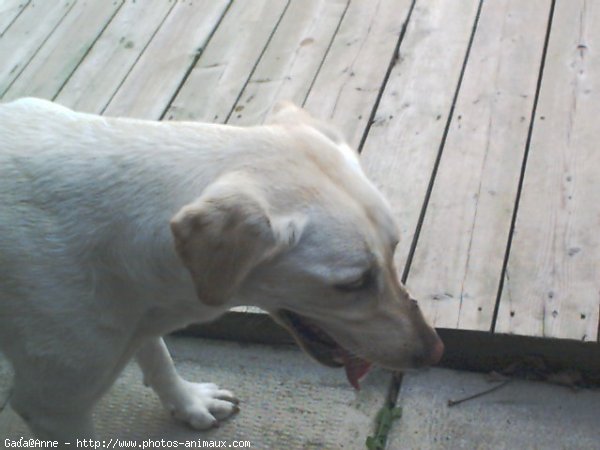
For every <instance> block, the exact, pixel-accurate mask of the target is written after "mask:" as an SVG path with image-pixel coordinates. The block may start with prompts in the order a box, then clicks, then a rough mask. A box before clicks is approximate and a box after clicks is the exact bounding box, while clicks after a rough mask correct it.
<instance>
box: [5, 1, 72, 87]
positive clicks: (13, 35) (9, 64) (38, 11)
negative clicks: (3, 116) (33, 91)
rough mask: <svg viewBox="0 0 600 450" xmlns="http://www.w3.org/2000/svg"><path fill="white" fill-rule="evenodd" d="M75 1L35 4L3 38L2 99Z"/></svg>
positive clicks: (40, 2) (17, 20)
mask: <svg viewBox="0 0 600 450" xmlns="http://www.w3.org/2000/svg"><path fill="white" fill-rule="evenodd" d="M74 3H75V1H74V0H60V1H56V2H49V1H43V0H37V1H32V2H31V3H30V4H29V5H28V7H27V8H26V9H25V10H24V11H23V13H22V14H20V15H19V17H17V19H16V20H15V21H14V22H13V23H12V25H11V26H10V28H9V29H8V30H7V31H6V33H5V34H3V35H2V36H0V61H1V63H0V97H2V95H3V94H4V92H5V91H6V90H7V89H8V88H9V87H10V85H11V83H12V82H13V81H14V80H15V78H17V76H19V74H20V73H21V72H22V71H23V69H24V68H25V67H26V66H27V63H29V61H30V60H31V58H32V57H33V55H35V53H36V52H37V51H38V49H39V48H40V47H41V46H42V44H43V43H44V41H45V40H46V39H47V38H48V36H49V35H50V34H52V32H53V31H54V29H55V28H56V26H57V25H58V24H59V23H60V21H61V20H62V19H63V17H64V16H65V15H66V14H67V13H68V12H69V10H70V9H71V8H72V7H73V5H74Z"/></svg>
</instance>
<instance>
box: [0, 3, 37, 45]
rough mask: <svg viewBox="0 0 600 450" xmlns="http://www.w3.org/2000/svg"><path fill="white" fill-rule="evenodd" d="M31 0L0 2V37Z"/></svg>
mask: <svg viewBox="0 0 600 450" xmlns="http://www.w3.org/2000/svg"><path fill="white" fill-rule="evenodd" d="M30 1H31V0H3V1H2V3H0V37H2V35H3V34H4V33H5V32H6V30H7V29H8V27H10V25H11V24H12V23H13V22H14V21H15V19H16V18H17V17H19V15H20V14H21V13H22V12H23V10H24V9H25V8H26V7H27V5H28V4H29V2H30Z"/></svg>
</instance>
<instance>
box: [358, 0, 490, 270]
mask: <svg viewBox="0 0 600 450" xmlns="http://www.w3.org/2000/svg"><path fill="white" fill-rule="evenodd" d="M478 4H479V2H478V1H477V0H469V1H467V0H465V1H460V2H448V1H444V0H421V1H417V3H416V4H415V7H414V9H413V12H412V15H411V19H410V21H409V22H408V25H407V30H406V34H405V36H404V39H403V41H402V43H401V46H400V53H399V55H398V59H397V62H396V64H395V66H394V67H393V69H392V71H391V74H390V77H389V79H388V83H387V85H386V88H385V91H384V93H383V96H382V98H381V103H380V104H379V108H378V109H377V113H376V116H375V121H374V123H373V125H372V126H371V128H370V131H369V135H368V137H367V139H366V141H365V145H364V147H363V150H362V153H361V160H362V164H363V167H364V169H365V171H366V173H367V175H368V176H369V178H370V179H371V180H373V182H374V183H375V185H376V186H377V187H378V188H379V189H380V190H381V191H382V192H383V194H384V195H385V196H386V197H387V199H388V200H389V202H390V205H391V208H392V211H393V213H394V216H395V218H396V220H397V222H398V224H399V228H400V233H401V236H402V239H401V241H400V244H399V245H398V248H397V250H396V264H397V267H398V268H399V269H402V268H403V267H404V265H405V263H406V260H407V257H408V253H409V250H410V246H411V242H412V239H413V236H414V233H415V230H416V227H417V223H418V220H419V214H420V210H421V206H422V204H423V199H424V197H425V193H426V191H427V188H428V184H429V179H430V177H431V174H432V171H433V167H434V163H435V160H436V156H437V152H438V147H439V145H440V142H441V140H442V136H443V133H444V127H445V123H446V120H447V118H448V114H449V111H450V107H451V105H452V100H453V97H454V93H455V90H456V86H457V84H458V79H459V77H460V72H461V68H462V64H463V60H464V57H465V54H466V51H467V47H468V43H469V38H470V35H471V31H472V27H473V24H474V22H475V17H476V14H477V8H478Z"/></svg>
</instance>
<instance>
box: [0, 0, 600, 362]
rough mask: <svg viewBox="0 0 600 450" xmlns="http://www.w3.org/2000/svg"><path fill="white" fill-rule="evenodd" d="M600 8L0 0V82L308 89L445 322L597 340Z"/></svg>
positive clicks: (191, 100)
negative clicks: (360, 167)
mask: <svg viewBox="0 0 600 450" xmlns="http://www.w3.org/2000/svg"><path fill="white" fill-rule="evenodd" d="M598 23H600V2H594V1H589V0H587V1H586V0H556V1H552V0H528V1H520V0H486V1H484V2H482V1H479V0H461V1H445V0H415V1H411V0H373V1H359V0H302V1H300V0H290V1H288V0H253V1H241V0H235V1H229V0H185V1H176V0H137V1H135V0H127V1H123V0H111V1H105V0H95V1H93V0H87V1H86V0H56V1H42V0H29V1H28V0H0V96H1V98H2V101H8V100H11V99H14V98H17V97H21V96H38V97H44V98H48V99H54V100H56V101H57V102H59V103H62V104H64V105H66V106H69V107H72V108H75V109H78V110H81V111H89V112H95V113H100V114H105V115H112V116H131V117H140V118H148V119H162V120H201V121H214V122H227V123H233V124H257V123H260V122H261V121H263V120H264V118H265V116H267V115H268V113H269V110H270V109H271V107H272V105H273V104H274V102H276V101H277V100H280V99H291V100H293V101H295V102H297V103H299V104H302V105H304V106H305V107H306V108H307V109H308V110H309V111H311V112H312V113H313V114H314V115H316V116H318V117H321V118H323V119H327V120H330V121H332V122H333V123H335V124H336V125H337V126H338V127H339V128H341V129H342V130H343V132H344V133H345V134H346V136H347V138H348V139H349V141H350V142H351V143H352V145H354V146H355V147H357V148H359V149H360V150H361V158H362V162H363V164H364V167H365V170H366V171H367V173H368V175H369V176H370V177H371V179H373V180H374V181H375V183H376V184H377V186H379V187H380V189H381V190H382V191H383V192H384V193H385V194H386V196H387V197H388V198H389V200H390V202H391V204H392V207H393V210H394V214H395V215H396V218H397V220H398V223H399V224H400V227H401V231H402V236H403V239H402V242H401V244H400V246H399V248H398V252H397V264H398V267H401V268H404V271H403V277H404V279H405V280H406V282H407V284H408V286H409V288H410V289H411V290H412V291H413V293H414V295H415V296H416V297H417V298H419V299H420V303H421V305H423V308H424V310H425V313H426V315H427V316H428V317H429V318H430V320H431V321H432V322H433V323H434V324H435V325H436V326H437V327H439V328H441V329H452V330H466V331H478V332H485V333H496V334H502V335H506V334H514V335H520V336H532V337H542V338H560V339H568V340H575V341H579V342H591V343H597V342H598V339H599V336H598V335H599V333H598V330H599V311H600V175H599V174H600V151H599V148H598V145H600V126H599V124H598V122H597V121H598V120H600V119H599V118H600V97H598V94H599V93H600V52H599V53H597V52H596V50H600V27H598ZM596 44H598V47H596ZM596 354H597V353H596Z"/></svg>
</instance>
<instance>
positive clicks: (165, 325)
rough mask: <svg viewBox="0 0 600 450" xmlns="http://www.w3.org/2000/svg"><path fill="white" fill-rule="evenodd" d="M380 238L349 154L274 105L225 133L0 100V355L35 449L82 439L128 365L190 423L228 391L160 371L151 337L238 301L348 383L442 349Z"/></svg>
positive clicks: (209, 422) (390, 238)
mask: <svg viewBox="0 0 600 450" xmlns="http://www.w3.org/2000/svg"><path fill="white" fill-rule="evenodd" d="M397 241H398V236H397V229H396V225H395V223H394V220H393V219H392V216H391V214H390V209H389V207H388V205H387V204H386V202H385V201H384V200H383V198H382V196H381V195H380V194H379V193H378V192H377V190H376V189H375V188H374V187H373V185H372V184H371V183H370V182H369V181H368V180H367V178H366V177H365V175H364V174H363V172H362V170H361V168H360V164H359V160H358V155H357V154H356V153H355V152H353V151H352V150H351V149H350V148H349V147H348V146H347V145H346V144H345V143H344V141H343V139H341V138H340V137H339V135H338V133H337V132H336V131H335V130H334V129H332V128H330V127H328V126H327V125H325V124H322V123H320V122H318V121H316V120H315V119H313V118H311V117H310V116H309V115H308V114H307V113H305V112H304V111H303V110H301V109H299V108H296V107H294V106H293V105H291V104H283V105H282V106H280V107H279V110H278V112H277V113H276V114H275V116H274V118H273V120H272V122H271V123H270V124H269V125H265V126H257V127H248V128H240V127H234V126H226V125H212V124H202V123H185V122H180V123H177V122H162V123H161V122H150V121H141V120H131V119H113V118H104V117H99V116H95V115H90V114H82V113H76V112H73V111H71V110H69V109H67V108H64V107H61V106H58V105H55V104H53V103H50V102H47V101H44V100H37V99H22V100H18V101H15V102H13V103H8V104H4V105H0V348H1V350H2V351H3V352H4V353H5V354H6V356H7V357H8V359H9V360H10V361H11V362H12V364H13V366H14V369H15V385H14V389H13V394H12V397H11V404H12V406H13V408H14V409H15V411H17V412H18V414H20V416H21V417H22V418H23V419H24V420H25V421H26V422H27V423H28V424H29V426H30V428H31V429H32V430H33V432H34V433H35V434H36V435H37V436H38V437H40V438H46V439H50V438H52V439H57V440H65V439H73V438H89V437H92V436H93V434H94V431H93V426H92V420H91V410H92V407H93V406H94V404H95V403H96V401H97V400H98V399H99V397H100V396H101V395H102V394H103V393H104V392H105V391H106V390H107V388H109V387H110V385H111V384H112V383H113V381H114V380H115V378H116V377H117V375H118V374H119V372H120V371H121V369H122V368H123V366H124V365H125V364H126V363H127V362H128V361H129V360H130V358H131V357H133V356H134V355H135V357H136V359H137V361H138V363H139V365H140V367H141V369H142V371H143V373H144V377H145V382H146V383H147V384H148V385H149V386H151V387H152V388H153V389H154V390H155V391H156V393H157V394H158V396H159V397H160V399H161V401H162V403H163V404H164V405H165V407H167V408H168V409H170V410H171V411H172V412H173V414H174V416H175V417H177V418H179V419H180V420H183V421H185V422H187V423H188V424H189V425H191V426H192V427H194V428H197V429H205V428H209V427H212V426H215V425H216V424H217V423H218V421H219V420H222V419H225V418H226V417H228V416H229V415H231V414H232V413H234V412H235V411H237V406H236V404H237V400H236V398H235V397H234V395H233V394H232V393H231V392H229V391H227V390H222V389H220V388H218V387H217V386H216V385H214V384H210V383H200V384H197V383H191V382H188V381H185V380H183V379H182V378H180V377H179V376H178V374H177V373H176V371H175V368H174V367H173V363H172V361H171V358H170V356H169V353H168V350H167V348H166V347H165V344H164V343H163V341H162V339H161V336H162V335H164V334H166V333H169V332H171V331H173V330H176V329H178V328H182V327H184V326H186V325H188V324H190V323H191V322H206V321H210V320H213V319H215V318H216V317H218V316H219V315H221V314H223V313H224V312H225V311H227V310H228V309H230V308H231V307H234V306H238V305H242V304H244V305H255V306H258V307H260V308H263V309H264V310H266V311H268V312H269V313H270V314H271V315H272V316H273V317H274V318H275V319H276V320H277V321H278V322H279V323H281V324H282V325H284V326H285V327H287V328H288V329H289V330H290V331H291V332H292V333H293V335H294V336H295V338H296V340H297V341H298V342H299V344H300V345H301V346H302V348H303V349H304V350H305V351H307V352H308V353H309V354H311V355H312V356H313V357H314V358H316V359H317V360H318V361H320V362H321V363H323V364H327V365H330V366H337V367H342V366H344V367H345V368H346V373H347V376H348V379H349V380H350V382H351V383H352V384H353V385H355V386H357V385H358V380H359V379H360V378H361V377H362V376H363V375H364V374H365V373H366V372H367V370H368V369H369V366H370V364H371V363H376V364H379V365H381V366H384V367H388V368H391V369H403V368H408V367H415V366H422V365H427V364H430V363H435V362H437V361H438V360H439V358H440V357H441V354H442V349H443V345H442V343H441V341H440V340H439V338H438V336H437V335H436V333H435V331H434V330H433V329H432V328H431V327H429V326H428V325H427V324H426V323H425V321H424V319H423V317H422V315H421V313H420V312H419V309H418V306H417V304H416V302H415V301H414V300H412V299H411V297H410V296H409V294H408V293H407V291H406V290H405V288H404V287H403V286H402V285H401V284H400V283H399V281H398V278H397V274H396V270H395V268H394V265H393V257H392V256H393V253H394V247H395V245H396V243H397Z"/></svg>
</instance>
